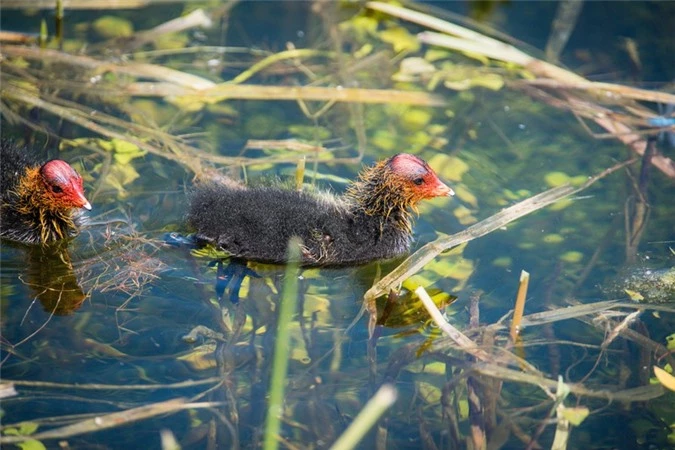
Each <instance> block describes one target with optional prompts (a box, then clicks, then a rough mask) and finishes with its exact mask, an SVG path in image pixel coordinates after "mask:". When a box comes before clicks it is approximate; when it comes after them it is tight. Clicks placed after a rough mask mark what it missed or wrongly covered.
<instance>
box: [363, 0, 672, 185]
mask: <svg viewBox="0 0 675 450" xmlns="http://www.w3.org/2000/svg"><path fill="white" fill-rule="evenodd" d="M366 6H367V7H368V8H370V9H375V10H377V11H381V12H384V13H386V14H390V15H392V16H395V17H399V18H401V19H404V20H408V21H410V22H414V23H417V24H419V25H422V26H425V27H427V28H430V29H434V30H437V31H441V32H442V33H446V34H441V33H435V32H428V31H427V32H422V33H420V34H418V35H417V37H418V39H419V40H420V41H421V42H423V43H426V44H430V45H436V46H439V47H444V48H450V49H453V50H458V51H462V52H468V53H473V54H478V55H483V56H486V57H488V58H491V59H495V60H497V61H503V62H507V63H512V64H517V65H520V66H522V67H523V68H525V69H527V70H528V71H530V72H531V73H532V74H534V75H535V76H536V77H537V79H536V80H528V81H524V80H520V81H517V82H516V83H514V84H515V85H516V86H518V84H519V85H520V86H521V89H524V88H523V86H529V87H532V86H533V85H536V84H538V85H540V86H542V87H543V86H544V85H547V87H548V88H550V89H557V90H559V91H562V95H563V97H565V100H561V99H558V98H556V97H552V96H549V97H550V99H549V101H547V103H549V104H550V105H552V106H556V107H561V108H564V109H569V110H571V111H572V112H574V113H578V114H580V115H582V116H584V117H588V118H590V119H592V120H594V121H595V122H596V123H598V125H600V126H601V127H603V128H605V129H606V130H607V131H609V132H610V133H612V134H613V135H614V137H615V138H617V139H619V140H620V141H621V142H623V143H624V144H626V145H628V146H629V147H630V148H631V149H632V150H633V151H634V152H635V153H637V154H638V155H642V154H644V151H645V146H646V142H645V140H644V139H643V138H642V137H641V136H640V134H638V133H637V132H635V130H633V129H632V128H631V127H630V126H628V125H627V124H625V123H623V122H621V121H620V120H618V119H617V118H613V117H611V116H610V114H611V112H612V111H611V110H608V109H606V108H603V107H601V106H599V105H597V104H595V103H592V102H589V101H587V100H581V99H579V98H577V97H575V96H572V95H571V94H569V93H566V92H565V90H572V89H575V90H582V91H587V92H588V93H589V94H590V95H593V96H594V98H596V99H598V100H599V101H600V100H607V99H609V100H611V101H612V102H613V103H619V104H621V101H622V100H623V103H626V101H632V100H643V101H650V102H661V103H675V95H673V94H668V93H665V92H655V91H648V90H645V89H638V88H633V87H629V86H623V85H619V84H613V83H598V82H592V81H589V80H587V79H586V78H584V77H581V76H579V75H577V74H575V73H573V72H570V71H569V70H566V69H564V68H561V67H558V66H555V65H553V64H550V63H547V62H546V61H542V60H539V59H537V58H534V57H532V56H530V55H528V54H527V53H525V52H523V51H521V50H519V49H517V48H515V47H513V46H512V45H509V44H505V43H503V42H501V41H499V40H496V39H493V38H491V37H488V36H485V35H482V34H480V33H477V32H475V31H472V30H469V29H467V28H464V27H461V26H459V25H456V24H452V23H449V22H446V21H444V20H440V19H437V18H435V17H432V16H429V15H427V14H424V13H419V12H417V11H413V10H410V9H407V8H403V7H399V6H394V5H389V4H386V3H380V2H368V3H366ZM450 35H452V36H450ZM455 36H456V37H455ZM524 90H525V92H527V93H529V94H533V93H534V91H533V90H532V89H524ZM547 95H548V94H547ZM534 97H535V98H540V99H541V96H540V95H534ZM579 108H580V109H581V110H582V111H585V112H584V113H581V112H580V111H579V110H578V109H579ZM653 164H654V166H655V167H657V168H658V169H659V170H661V171H662V172H663V173H664V174H665V175H667V176H668V177H670V178H675V162H673V160H671V159H670V158H667V157H664V156H663V155H656V156H655V157H654V160H653Z"/></svg>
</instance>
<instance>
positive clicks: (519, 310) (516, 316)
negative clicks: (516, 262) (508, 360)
mask: <svg viewBox="0 0 675 450" xmlns="http://www.w3.org/2000/svg"><path fill="white" fill-rule="evenodd" d="M529 282H530V274H529V273H528V272H526V271H524V270H521V272H520V283H519V284H518V294H517V296H516V306H515V307H514V309H513V320H512V321H511V331H510V334H511V342H516V339H517V338H518V335H519V334H520V330H521V328H520V326H521V322H522V320H523V312H524V311H525V298H526V297H527V286H528V284H529Z"/></svg>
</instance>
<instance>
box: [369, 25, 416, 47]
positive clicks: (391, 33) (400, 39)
mask: <svg viewBox="0 0 675 450" xmlns="http://www.w3.org/2000/svg"><path fill="white" fill-rule="evenodd" d="M379 35H380V39H382V40H383V41H384V42H387V43H389V44H391V45H393V46H394V51H395V52H397V53H398V52H402V51H406V50H407V51H411V52H416V51H418V50H419V49H420V45H421V44H420V41H418V40H417V37H415V36H414V35H412V34H410V32H409V31H408V30H406V29H405V28H403V27H393V28H389V29H388V30H384V31H381V32H380V33H379Z"/></svg>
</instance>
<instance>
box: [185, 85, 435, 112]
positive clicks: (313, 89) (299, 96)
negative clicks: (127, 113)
mask: <svg viewBox="0 0 675 450" xmlns="http://www.w3.org/2000/svg"><path fill="white" fill-rule="evenodd" d="M231 99H246V100H267V101H269V100H305V101H335V102H347V103H370V104H377V103H379V104H391V103H402V104H409V105H417V106H434V107H436V106H438V107H441V106H445V105H446V101H445V99H443V98H442V97H441V96H437V95H434V94H429V93H427V92H414V91H399V90H395V89H361V88H344V87H341V86H336V87H321V86H259V85H251V84H228V83H221V84H219V85H217V86H214V87H212V88H209V89H204V90H200V91H196V92H194V93H192V94H188V95H184V96H181V98H179V99H178V100H180V101H186V102H191V101H192V102H203V103H206V104H213V103H219V102H222V101H225V100H231Z"/></svg>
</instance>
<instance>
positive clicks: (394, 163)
mask: <svg viewBox="0 0 675 450" xmlns="http://www.w3.org/2000/svg"><path fill="white" fill-rule="evenodd" d="M387 164H388V166H389V168H390V169H391V171H392V172H393V173H394V174H395V175H396V176H397V177H399V179H400V180H401V182H402V183H403V188H404V189H407V190H410V191H411V192H412V193H413V195H414V197H415V198H416V199H418V200H423V199H427V198H434V197H447V196H452V195H455V192H454V191H453V190H452V189H451V188H450V187H448V186H447V185H446V184H445V183H443V182H442V181H441V180H440V179H439V178H438V176H437V175H436V172H434V170H433V169H432V168H431V167H429V165H428V164H427V163H426V162H424V161H423V160H421V159H420V158H418V157H417V156H415V155H411V154H408V153H399V154H398V155H395V156H392V157H391V158H390V159H389V160H388V161H387Z"/></svg>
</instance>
